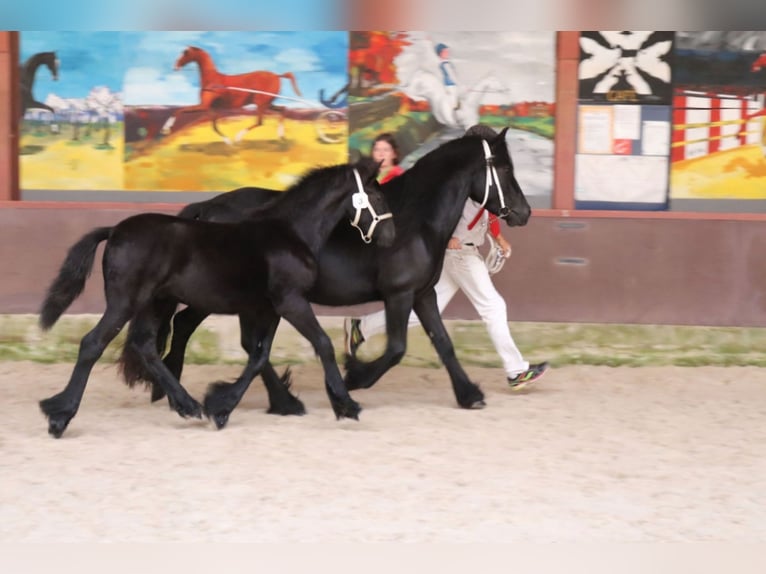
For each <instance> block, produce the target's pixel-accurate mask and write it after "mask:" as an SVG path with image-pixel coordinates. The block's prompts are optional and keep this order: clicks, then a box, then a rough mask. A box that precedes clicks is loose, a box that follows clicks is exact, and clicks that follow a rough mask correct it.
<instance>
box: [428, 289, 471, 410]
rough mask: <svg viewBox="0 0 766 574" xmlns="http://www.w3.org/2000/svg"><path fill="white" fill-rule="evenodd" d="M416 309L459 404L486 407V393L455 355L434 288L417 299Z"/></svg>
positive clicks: (467, 406) (469, 407)
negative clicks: (471, 378) (472, 379)
mask: <svg viewBox="0 0 766 574" xmlns="http://www.w3.org/2000/svg"><path fill="white" fill-rule="evenodd" d="M414 309H415V313H416V314H417V316H418V319H420V323H421V324H422V325H423V328H424V329H425V331H426V333H428V336H429V337H430V338H431V343H432V344H433V346H434V348H435V349H436V352H437V354H438V355H439V358H440V359H441V361H442V363H444V366H445V367H446V369H447V372H448V373H449V376H450V380H451V381H452V389H453V391H454V392H455V398H456V399H457V402H458V404H459V405H460V406H461V407H463V408H465V409H480V408H483V407H485V406H486V403H485V402H484V393H483V392H482V390H481V389H480V388H479V386H478V385H476V384H475V383H472V382H471V380H470V379H469V378H468V375H467V374H466V372H465V371H464V370H463V367H462V366H461V365H460V362H459V361H458V360H457V357H456V356H455V347H454V346H453V345H452V340H451V339H450V337H449V334H448V333H447V329H446V328H445V326H444V321H442V318H441V315H440V314H439V308H438V306H437V303H436V294H435V292H434V291H433V289H432V290H430V292H428V293H426V294H423V295H421V296H420V297H419V298H418V299H416V300H415V304H414Z"/></svg>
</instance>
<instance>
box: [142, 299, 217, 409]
mask: <svg viewBox="0 0 766 574" xmlns="http://www.w3.org/2000/svg"><path fill="white" fill-rule="evenodd" d="M208 315H209V313H206V312H205V311H199V310H197V309H194V308H193V307H187V308H186V309H183V310H182V311H179V312H178V313H176V314H175V315H174V316H173V336H172V338H171V339H170V350H169V351H168V354H167V355H165V358H164V359H163V362H164V363H165V366H166V367H167V368H168V370H169V371H170V373H171V374H172V375H173V377H175V379H176V380H178V381H180V380H181V373H182V372H183V368H184V355H185V354H186V345H188V343H189V339H190V338H191V336H192V334H193V333H194V331H195V330H196V329H197V327H199V326H200V324H201V323H202V321H204V320H205V319H206V318H207V317H208ZM164 396H165V392H164V391H163V390H162V387H160V386H159V385H152V402H154V401H158V400H160V399H161V398H162V397H164Z"/></svg>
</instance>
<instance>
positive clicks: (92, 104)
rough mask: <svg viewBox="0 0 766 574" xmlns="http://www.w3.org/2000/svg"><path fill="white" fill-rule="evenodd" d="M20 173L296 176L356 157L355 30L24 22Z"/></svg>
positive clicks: (86, 178) (79, 179)
mask: <svg viewBox="0 0 766 574" xmlns="http://www.w3.org/2000/svg"><path fill="white" fill-rule="evenodd" d="M21 60H22V61H21V62H20V65H21V73H20V83H21V86H20V90H21V95H22V98H21V101H22V113H23V117H22V130H21V131H22V138H21V145H20V155H21V162H20V163H21V181H20V184H21V187H22V189H35V190H37V189H42V190H94V191H102V190H103V191H109V190H130V191H224V190H229V189H233V188H236V187H240V186H244V185H255V186H261V187H269V188H272V189H285V188H287V187H289V186H290V185H291V184H292V183H293V182H294V181H295V180H296V179H297V178H299V177H300V176H301V175H302V174H303V173H304V172H305V171H306V170H308V169H310V168H312V167H315V166H317V165H329V164H333V163H339V162H343V161H346V158H347V157H348V148H347V139H348V127H347V126H348V119H347V108H346V98H345V95H346V94H345V88H346V85H347V82H348V64H347V63H348V33H347V32H342V31H341V32H98V33H84V32H24V33H22V34H21Z"/></svg>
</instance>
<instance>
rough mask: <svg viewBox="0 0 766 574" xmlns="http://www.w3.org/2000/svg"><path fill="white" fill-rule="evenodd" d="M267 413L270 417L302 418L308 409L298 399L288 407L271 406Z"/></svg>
mask: <svg viewBox="0 0 766 574" xmlns="http://www.w3.org/2000/svg"><path fill="white" fill-rule="evenodd" d="M266 413H267V414H270V415H282V416H289V415H295V416H302V415H305V414H306V407H305V406H304V405H303V403H302V402H301V401H299V400H297V399H296V400H295V402H291V403H290V404H288V405H280V406H271V407H269V410H267V411H266Z"/></svg>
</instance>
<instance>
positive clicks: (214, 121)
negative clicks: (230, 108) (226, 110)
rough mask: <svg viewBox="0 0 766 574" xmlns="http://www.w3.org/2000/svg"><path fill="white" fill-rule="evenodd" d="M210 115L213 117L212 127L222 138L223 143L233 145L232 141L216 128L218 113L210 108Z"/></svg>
mask: <svg viewBox="0 0 766 574" xmlns="http://www.w3.org/2000/svg"><path fill="white" fill-rule="evenodd" d="M210 116H211V117H212V118H213V129H214V130H215V133H217V134H218V135H219V136H221V138H223V141H224V143H226V144H228V145H233V143H232V141H231V140H230V139H229V138H228V137H227V136H226V135H225V134H224V133H223V132H222V131H221V130H220V129H219V128H218V113H217V112H215V111H213V110H211V111H210Z"/></svg>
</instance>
